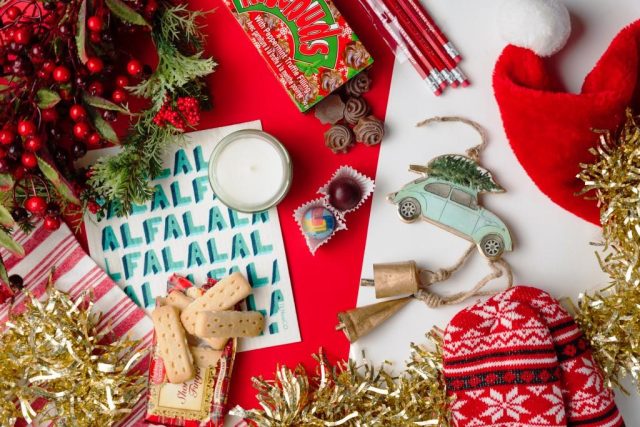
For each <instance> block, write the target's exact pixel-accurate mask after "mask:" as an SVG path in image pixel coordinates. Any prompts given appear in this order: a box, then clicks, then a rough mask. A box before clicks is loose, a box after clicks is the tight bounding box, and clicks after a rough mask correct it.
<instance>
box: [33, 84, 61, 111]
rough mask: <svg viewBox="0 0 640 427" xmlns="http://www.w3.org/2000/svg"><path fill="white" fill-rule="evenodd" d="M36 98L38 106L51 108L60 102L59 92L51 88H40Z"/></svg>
mask: <svg viewBox="0 0 640 427" xmlns="http://www.w3.org/2000/svg"><path fill="white" fill-rule="evenodd" d="M36 98H37V102H38V107H40V108H42V109H45V108H51V107H53V106H55V105H56V104H57V103H58V102H60V95H58V92H56V91H53V90H51V89H40V90H39V91H38V92H37V93H36Z"/></svg>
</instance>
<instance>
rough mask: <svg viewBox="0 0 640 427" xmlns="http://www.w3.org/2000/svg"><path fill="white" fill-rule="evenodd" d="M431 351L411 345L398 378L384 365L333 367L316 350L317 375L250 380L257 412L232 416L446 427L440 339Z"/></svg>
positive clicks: (278, 422)
mask: <svg viewBox="0 0 640 427" xmlns="http://www.w3.org/2000/svg"><path fill="white" fill-rule="evenodd" d="M428 337H429V339H430V341H431V342H432V344H433V347H435V349H434V350H427V349H426V348H425V347H423V346H418V345H412V354H411V360H410V361H409V363H408V364H407V368H406V369H405V370H404V371H403V372H402V373H401V374H400V376H399V377H393V376H392V375H391V374H390V373H389V369H388V366H387V365H388V364H383V365H382V366H380V367H378V368H376V367H374V366H373V365H372V364H371V363H370V362H367V361H364V362H362V363H361V364H357V363H356V362H354V361H352V360H350V361H348V362H340V363H337V364H336V365H335V366H332V365H331V364H330V363H329V361H328V360H327V359H326V357H325V356H324V355H323V354H322V351H320V354H318V355H316V356H314V358H315V359H316V361H317V362H318V368H317V371H316V373H315V375H313V376H310V375H309V374H308V373H307V372H306V371H305V369H304V368H303V367H302V366H298V367H297V368H295V369H293V370H291V369H290V368H288V367H286V366H282V367H279V368H278V369H277V371H276V373H275V379H274V380H264V379H262V378H254V380H253V381H254V387H255V388H256V390H257V392H258V394H257V398H258V401H259V403H260V407H261V409H252V410H244V409H242V408H241V407H236V408H234V409H233V410H232V411H231V413H232V414H233V415H236V416H239V417H243V418H245V419H248V420H251V421H253V422H254V423H256V424H257V425H258V426H261V427H284V426H310V427H311V426H317V427H320V426H327V427H333V426H373V425H383V426H390V427H394V426H408V425H415V426H442V427H448V426H450V420H449V410H448V407H449V404H450V399H449V398H448V397H447V395H446V389H445V382H444V377H443V374H442V352H441V345H442V337H441V336H440V334H439V333H437V332H436V331H432V332H431V333H429V334H428Z"/></svg>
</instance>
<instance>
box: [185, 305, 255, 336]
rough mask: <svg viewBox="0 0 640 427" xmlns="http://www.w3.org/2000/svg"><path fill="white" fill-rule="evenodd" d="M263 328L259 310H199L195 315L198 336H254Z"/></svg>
mask: <svg viewBox="0 0 640 427" xmlns="http://www.w3.org/2000/svg"><path fill="white" fill-rule="evenodd" d="M263 330H264V316H263V315H262V313H260V312H259V311H201V312H199V313H198V314H197V315H196V328H195V334H196V335H197V336H199V337H203V338H207V337H255V336H258V335H260V334H261V333H262V331H263Z"/></svg>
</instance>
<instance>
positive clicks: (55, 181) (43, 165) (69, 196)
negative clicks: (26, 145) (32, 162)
mask: <svg viewBox="0 0 640 427" xmlns="http://www.w3.org/2000/svg"><path fill="white" fill-rule="evenodd" d="M38 167H39V168H40V170H41V171H42V174H43V175H44V176H45V177H46V178H47V179H48V180H49V181H50V182H51V184H52V185H53V186H54V187H55V189H56V190H57V191H58V193H60V195H61V196H62V197H63V198H64V199H65V200H66V201H68V202H69V203H73V204H75V205H80V200H78V198H77V197H76V195H75V194H73V190H72V189H71V186H70V185H69V184H68V183H67V182H66V180H65V179H64V178H63V177H62V175H60V174H59V173H58V171H57V170H56V169H55V168H54V167H53V166H52V165H51V164H50V163H49V162H47V161H46V160H44V159H42V158H41V157H38Z"/></svg>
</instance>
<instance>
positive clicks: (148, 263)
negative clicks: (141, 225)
mask: <svg viewBox="0 0 640 427" xmlns="http://www.w3.org/2000/svg"><path fill="white" fill-rule="evenodd" d="M161 271H162V266H161V265H160V260H158V257H157V255H156V252H155V251H154V250H153V249H149V250H148V251H147V252H145V254H144V275H145V276H148V275H149V274H158V273H160V272H161Z"/></svg>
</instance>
